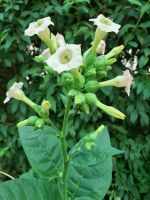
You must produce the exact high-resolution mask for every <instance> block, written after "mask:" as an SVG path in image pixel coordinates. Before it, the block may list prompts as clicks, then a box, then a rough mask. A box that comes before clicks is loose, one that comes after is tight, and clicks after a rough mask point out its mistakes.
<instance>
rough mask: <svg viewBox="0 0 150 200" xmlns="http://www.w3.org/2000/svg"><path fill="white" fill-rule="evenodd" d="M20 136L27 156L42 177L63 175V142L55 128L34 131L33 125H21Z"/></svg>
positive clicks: (35, 170)
mask: <svg viewBox="0 0 150 200" xmlns="http://www.w3.org/2000/svg"><path fill="white" fill-rule="evenodd" d="M19 137H20V140H21V144H22V146H23V148H24V151H25V153H26V156H27V158H28V160H29V162H30V164H31V166H32V168H33V171H34V172H36V173H37V174H38V175H39V176H40V177H43V178H46V179H53V178H55V177H58V176H59V175H61V173H62V170H63V159H62V151H61V144H60V141H59V139H58V138H57V136H56V135H55V132H54V130H53V128H51V127H48V126H46V127H44V128H43V129H39V130H37V131H33V128H32V127H29V126H26V127H20V128H19Z"/></svg>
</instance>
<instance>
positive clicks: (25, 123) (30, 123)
mask: <svg viewBox="0 0 150 200" xmlns="http://www.w3.org/2000/svg"><path fill="white" fill-rule="evenodd" d="M38 119H39V118H38V117H37V116H31V117H29V118H28V119H25V120H23V121H21V122H19V123H18V124H17V126H18V127H20V126H34V124H35V122H36V121H37V120H38Z"/></svg>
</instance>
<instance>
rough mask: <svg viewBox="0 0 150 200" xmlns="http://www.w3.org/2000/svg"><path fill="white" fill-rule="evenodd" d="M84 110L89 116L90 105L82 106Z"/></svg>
mask: <svg viewBox="0 0 150 200" xmlns="http://www.w3.org/2000/svg"><path fill="white" fill-rule="evenodd" d="M82 110H83V111H84V112H85V113H86V114H89V105H88V104H87V103H84V104H82Z"/></svg>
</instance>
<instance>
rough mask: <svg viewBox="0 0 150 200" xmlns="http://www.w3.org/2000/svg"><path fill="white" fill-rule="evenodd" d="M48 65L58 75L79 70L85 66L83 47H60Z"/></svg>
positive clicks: (48, 61) (72, 45) (68, 45)
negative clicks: (75, 69) (81, 66)
mask: <svg viewBox="0 0 150 200" xmlns="http://www.w3.org/2000/svg"><path fill="white" fill-rule="evenodd" d="M46 63H47V65H48V66H50V67H51V68H53V70H55V71H57V72H58V73H61V72H63V71H68V70H71V69H73V68H77V67H79V66H80V65H82V64H83V58H82V55H81V47H80V45H75V44H66V45H65V46H62V47H59V48H58V49H57V51H56V52H55V53H54V54H53V55H52V56H50V57H49V59H48V60H47V61H46Z"/></svg>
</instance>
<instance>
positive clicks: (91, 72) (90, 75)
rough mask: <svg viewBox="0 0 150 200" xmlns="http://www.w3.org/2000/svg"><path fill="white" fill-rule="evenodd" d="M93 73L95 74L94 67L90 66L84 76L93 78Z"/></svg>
mask: <svg viewBox="0 0 150 200" xmlns="http://www.w3.org/2000/svg"><path fill="white" fill-rule="evenodd" d="M95 75H96V69H95V68H90V69H88V71H87V72H86V77H88V78H93V77H95Z"/></svg>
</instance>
